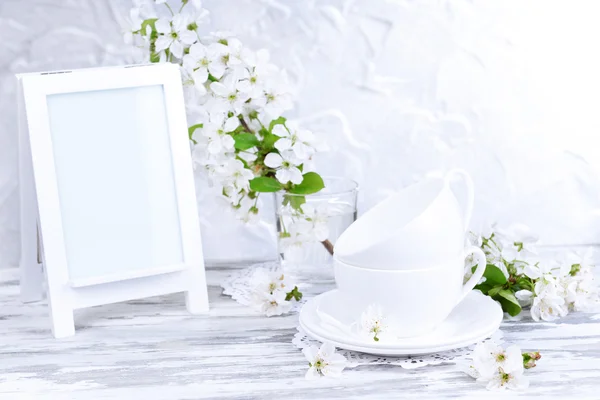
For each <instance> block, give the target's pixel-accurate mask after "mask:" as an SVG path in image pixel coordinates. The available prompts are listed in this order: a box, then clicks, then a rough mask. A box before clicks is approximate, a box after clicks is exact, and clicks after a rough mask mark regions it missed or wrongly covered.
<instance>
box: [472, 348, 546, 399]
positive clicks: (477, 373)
mask: <svg viewBox="0 0 600 400" xmlns="http://www.w3.org/2000/svg"><path fill="white" fill-rule="evenodd" d="M527 354H530V353H527ZM531 354H533V353H531ZM530 359H531V357H529V358H528V361H527V362H528V363H529V364H528V365H529V366H535V362H534V363H533V365H531V363H530ZM535 359H536V360H537V359H539V353H537V358H535ZM524 362H525V361H524V356H523V353H522V352H521V349H519V348H518V347H517V346H514V345H512V346H509V347H507V348H506V349H504V348H503V347H502V346H500V345H498V344H496V343H494V342H492V341H488V342H484V343H479V344H478V345H477V346H476V347H475V350H474V351H473V354H472V360H471V362H470V363H469V365H468V367H467V368H466V369H465V373H467V374H468V375H469V376H471V377H473V378H475V379H477V382H479V383H482V384H484V385H486V388H487V389H488V390H503V389H512V390H522V389H526V388H527V387H528V386H529V380H528V379H527V378H526V377H525V376H524V375H523V373H524V371H525V367H524Z"/></svg>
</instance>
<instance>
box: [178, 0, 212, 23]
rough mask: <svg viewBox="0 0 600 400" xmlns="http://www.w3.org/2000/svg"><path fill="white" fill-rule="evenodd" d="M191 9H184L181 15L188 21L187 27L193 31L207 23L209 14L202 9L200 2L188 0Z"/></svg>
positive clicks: (198, 0) (199, 0) (200, 0)
mask: <svg viewBox="0 0 600 400" xmlns="http://www.w3.org/2000/svg"><path fill="white" fill-rule="evenodd" d="M190 3H191V5H192V7H191V8H190V7H184V8H183V10H182V13H183V14H184V15H185V16H186V19H187V20H188V27H189V29H190V30H192V31H195V30H196V29H198V27H199V26H200V25H202V24H204V23H205V22H207V21H208V16H209V15H210V12H209V11H208V10H207V9H206V8H203V7H202V0H190Z"/></svg>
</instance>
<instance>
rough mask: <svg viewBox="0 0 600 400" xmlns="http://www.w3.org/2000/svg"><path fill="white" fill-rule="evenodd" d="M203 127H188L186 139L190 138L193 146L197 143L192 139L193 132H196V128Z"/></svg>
mask: <svg viewBox="0 0 600 400" xmlns="http://www.w3.org/2000/svg"><path fill="white" fill-rule="evenodd" d="M203 126H204V124H195V125H192V126H190V127H189V128H188V137H189V138H190V140H191V141H192V142H194V144H196V143H198V142H196V141H195V140H194V139H193V136H194V132H195V131H196V129H198V128H202V127H203Z"/></svg>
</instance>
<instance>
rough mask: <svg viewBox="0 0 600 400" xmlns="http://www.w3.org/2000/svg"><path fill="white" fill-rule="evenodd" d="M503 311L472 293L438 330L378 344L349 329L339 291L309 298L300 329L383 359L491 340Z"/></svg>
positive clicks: (479, 294)
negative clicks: (384, 357)
mask: <svg viewBox="0 0 600 400" xmlns="http://www.w3.org/2000/svg"><path fill="white" fill-rule="evenodd" d="M503 315H504V314H503V312H502V308H501V307H500V306H499V305H498V304H497V303H496V302H495V301H494V300H492V299H491V298H489V297H487V296H484V295H483V294H481V293H480V292H478V291H473V292H471V293H469V295H467V297H466V298H465V299H464V300H463V301H462V302H461V303H460V304H459V305H458V306H456V308H455V309H454V310H453V311H452V313H451V314H450V315H449V316H448V318H446V320H445V321H444V322H442V323H441V324H440V325H439V326H438V327H437V328H435V329H434V330H433V331H431V332H430V333H428V334H426V335H422V336H418V337H410V338H402V339H396V340H394V341H383V340H381V341H379V342H375V341H373V340H371V339H369V338H366V337H363V336H360V335H358V334H357V333H355V332H353V331H352V329H351V328H350V326H351V324H352V322H353V321H352V320H351V318H352V317H350V313H349V311H348V309H347V305H346V304H344V303H343V302H342V300H341V299H340V295H339V292H338V291H337V289H334V290H330V291H329V292H325V293H323V294H320V295H318V296H317V297H315V298H313V299H310V300H309V301H307V302H306V304H305V305H304V306H303V307H302V310H301V311H300V326H301V327H302V328H303V329H304V330H305V331H306V333H307V334H308V335H309V336H311V337H312V338H314V339H316V340H318V341H320V342H330V343H332V344H333V345H334V346H336V347H339V348H341V349H346V350H353V351H359V352H361V353H368V354H375V355H381V356H405V355H418V354H428V353H435V352H439V351H446V350H451V349H457V348H461V347H465V346H469V345H471V344H473V343H477V342H479V341H481V340H484V339H486V338H488V337H490V336H491V335H492V334H493V333H494V332H496V330H498V327H499V326H500V323H501V322H502V318H503Z"/></svg>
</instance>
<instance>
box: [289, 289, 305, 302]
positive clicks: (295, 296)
mask: <svg viewBox="0 0 600 400" xmlns="http://www.w3.org/2000/svg"><path fill="white" fill-rule="evenodd" d="M291 299H294V300H296V301H300V300H302V292H300V291H299V290H298V286H294V288H293V289H292V291H291V292H288V293H287V294H286V295H285V300H286V301H290V300H291Z"/></svg>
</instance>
